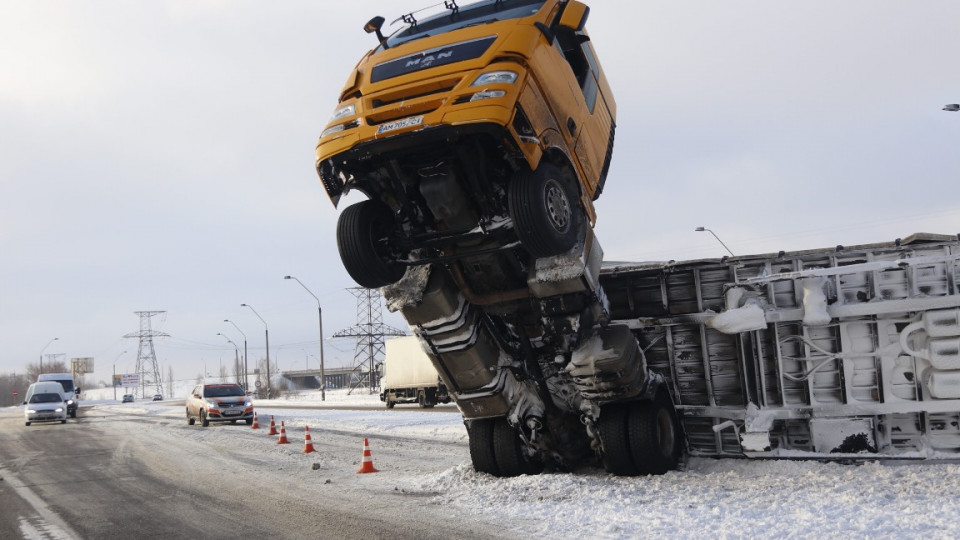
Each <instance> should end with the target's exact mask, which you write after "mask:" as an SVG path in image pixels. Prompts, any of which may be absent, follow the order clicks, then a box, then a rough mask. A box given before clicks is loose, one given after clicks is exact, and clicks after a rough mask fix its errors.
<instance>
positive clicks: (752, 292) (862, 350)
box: [600, 235, 960, 459]
mask: <svg viewBox="0 0 960 540" xmlns="http://www.w3.org/2000/svg"><path fill="white" fill-rule="evenodd" d="M958 259H960V243H958V241H957V238H956V237H950V236H941V235H936V236H935V235H913V236H911V237H909V238H907V239H904V241H902V242H901V241H900V240H897V241H896V242H892V243H888V244H875V245H868V246H857V247H850V248H844V247H842V246H837V247H836V248H834V249H828V250H811V251H803V252H796V253H782V252H781V253H779V254H774V255H760V256H745V257H731V258H724V259H720V260H700V261H691V262H682V263H674V262H672V261H671V262H670V263H663V264H630V263H622V264H621V263H606V264H605V265H604V268H603V271H602V272H601V277H600V284H601V286H602V288H603V290H604V292H605V293H606V297H607V299H608V301H609V308H610V318H611V324H618V325H626V326H629V327H630V329H631V330H632V331H633V333H634V335H635V336H636V337H637V339H638V341H639V343H640V346H641V348H642V349H643V351H644V353H645V356H646V360H647V364H648V366H649V368H650V369H651V370H652V371H653V372H655V373H657V374H659V375H660V376H661V377H663V379H664V380H665V381H666V384H667V387H668V388H669V389H670V394H671V396H672V398H673V401H674V404H675V407H676V409H677V411H678V413H679V417H680V423H681V425H682V429H683V433H684V435H685V441H686V449H687V452H688V453H689V454H690V455H696V456H747V457H775V458H783V457H792V458H819V459H848V458H859V459H863V458H869V459H875V458H895V459H956V458H958V457H960V290H958V282H960V264H958Z"/></svg>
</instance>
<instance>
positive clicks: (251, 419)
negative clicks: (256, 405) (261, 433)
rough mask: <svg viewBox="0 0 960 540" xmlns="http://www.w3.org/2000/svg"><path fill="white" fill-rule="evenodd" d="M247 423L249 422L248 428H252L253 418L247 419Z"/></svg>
mask: <svg viewBox="0 0 960 540" xmlns="http://www.w3.org/2000/svg"><path fill="white" fill-rule="evenodd" d="M246 422H247V425H248V426H252V425H253V418H247V420H246Z"/></svg>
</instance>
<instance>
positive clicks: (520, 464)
mask: <svg viewBox="0 0 960 540" xmlns="http://www.w3.org/2000/svg"><path fill="white" fill-rule="evenodd" d="M493 453H494V456H495V457H496V460H497V465H498V466H499V467H500V476H520V475H521V474H540V472H541V471H542V470H543V463H541V462H539V461H537V462H531V461H527V459H526V458H525V457H524V455H523V442H522V441H521V440H520V436H519V435H518V434H517V432H516V430H514V429H513V428H512V427H510V424H509V423H507V419H506V418H497V419H496V421H495V422H494V424H493Z"/></svg>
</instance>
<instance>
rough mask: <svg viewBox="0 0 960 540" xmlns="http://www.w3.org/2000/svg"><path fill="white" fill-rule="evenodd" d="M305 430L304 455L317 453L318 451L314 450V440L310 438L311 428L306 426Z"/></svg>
mask: <svg viewBox="0 0 960 540" xmlns="http://www.w3.org/2000/svg"><path fill="white" fill-rule="evenodd" d="M303 429H304V431H305V432H306V435H305V436H304V439H303V453H304V454H309V453H310V452H316V449H314V448H313V440H312V439H311V438H310V426H304V428H303Z"/></svg>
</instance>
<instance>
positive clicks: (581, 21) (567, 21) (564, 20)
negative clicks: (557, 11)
mask: <svg viewBox="0 0 960 540" xmlns="http://www.w3.org/2000/svg"><path fill="white" fill-rule="evenodd" d="M589 15H590V8H589V7H588V6H587V5H586V4H584V3H583V2H577V1H576V0H570V1H569V2H567V7H565V8H564V9H563V15H561V16H560V26H562V27H564V28H569V29H571V30H573V31H574V32H579V31H581V30H583V27H584V26H586V24H587V16H589Z"/></svg>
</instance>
